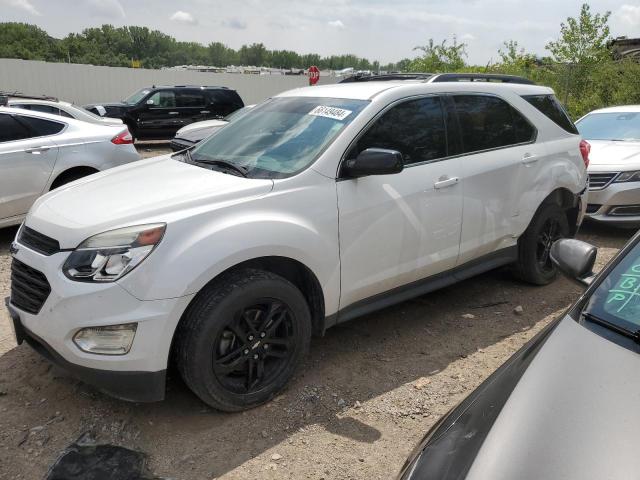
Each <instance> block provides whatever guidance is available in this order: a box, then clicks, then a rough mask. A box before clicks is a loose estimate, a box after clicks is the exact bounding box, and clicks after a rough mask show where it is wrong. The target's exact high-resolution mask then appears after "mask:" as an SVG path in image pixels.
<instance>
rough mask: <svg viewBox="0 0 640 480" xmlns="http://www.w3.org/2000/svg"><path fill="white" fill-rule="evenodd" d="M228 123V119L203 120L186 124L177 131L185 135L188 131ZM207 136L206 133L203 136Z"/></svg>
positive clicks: (217, 126) (222, 125)
mask: <svg viewBox="0 0 640 480" xmlns="http://www.w3.org/2000/svg"><path fill="white" fill-rule="evenodd" d="M227 123H229V122H227V121H226V120H203V121H202V122H194V123H190V124H189V125H186V126H184V127H182V128H181V129H180V130H178V131H177V132H176V136H177V135H180V136H184V134H185V133H187V132H193V131H196V130H201V129H209V128H212V127H215V128H220V127H224V126H225V125H226V124H227ZM205 136H206V135H204V136H203V137H202V138H204V137H205Z"/></svg>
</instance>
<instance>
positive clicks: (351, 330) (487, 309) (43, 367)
mask: <svg viewBox="0 0 640 480" xmlns="http://www.w3.org/2000/svg"><path fill="white" fill-rule="evenodd" d="M14 234H15V229H13V230H11V229H9V230H0V295H7V294H8V289H9V283H8V282H9V257H8V245H9V242H10V240H11V238H12V237H13V235H14ZM630 235H631V232H629V231H624V230H622V231H608V230H605V229H596V228H593V227H587V228H585V229H583V231H582V233H581V234H580V238H582V239H584V240H587V241H590V242H591V243H593V244H595V245H597V246H599V247H600V248H599V254H598V268H601V267H602V266H603V265H604V263H605V262H606V261H608V260H609V259H610V258H611V257H612V256H613V255H614V254H615V252H617V250H618V249H619V248H620V247H621V246H622V245H624V243H625V242H626V240H627V239H628V238H629V237H630ZM579 292H580V288H579V287H578V286H576V285H574V284H572V283H571V282H569V281H567V280H565V279H560V280H558V281H557V282H555V283H554V284H552V285H549V286H547V287H531V286H528V285H524V284H522V283H518V282H516V281H514V280H513V279H512V277H511V276H510V275H509V273H508V272H507V271H506V270H497V271H493V272H490V273H488V274H485V275H482V276H480V277H476V278H473V279H470V280H468V281H465V282H463V283H460V284H458V285H455V286H452V287H449V288H446V289H444V290H441V291H438V292H434V293H432V294H429V295H425V296H423V297H420V298H417V299H414V300H411V301H408V302H405V303H403V304H401V305H398V306H395V307H391V308H388V309H385V310H383V311H380V312H377V313H375V314H372V315H367V316H366V317H362V318H360V319H358V320H355V321H353V322H350V323H347V324H345V325H344V326H339V327H336V328H334V329H331V330H330V331H329V332H328V333H327V335H326V336H325V337H324V338H318V339H315V340H314V341H313V343H312V349H311V354H310V355H309V357H308V359H307V360H306V362H305V365H304V366H303V368H301V369H300V370H299V373H298V374H297V375H296V377H295V378H294V379H293V381H292V382H291V384H290V385H289V387H288V388H287V389H286V390H285V391H284V393H283V394H282V395H280V396H279V397H278V398H276V399H275V400H274V401H272V402H271V403H269V404H267V405H265V406H263V407H259V408H256V409H254V410H251V411H248V412H244V413H239V414H223V413H219V412H216V411H212V410H210V409H209V408H207V407H206V405H204V404H202V403H201V402H200V401H199V400H198V399H197V398H196V397H195V396H194V395H193V394H191V393H190V392H189V390H188V389H187V388H186V387H185V386H184V385H183V384H182V382H181V381H180V379H179V378H177V375H176V374H175V373H171V378H170V380H169V385H168V394H167V399H166V400H165V401H164V402H161V403H155V404H132V403H126V402H121V401H118V400H114V399H112V398H109V397H107V396H105V395H102V394H100V393H98V392H96V391H95V390H93V389H92V388H90V387H88V386H86V385H84V384H82V383H80V382H78V381H76V380H74V379H73V378H71V377H69V376H67V375H66V374H65V373H64V372H62V371H60V370H58V369H56V368H55V367H52V366H51V365H50V364H49V363H48V362H47V361H45V360H43V359H42V358H40V357H39V356H38V355H37V354H36V353H34V352H33V351H32V350H31V349H30V348H29V347H28V346H26V345H22V346H20V347H18V348H13V347H14V346H15V343H14V342H13V334H12V332H11V330H10V329H9V323H8V316H7V314H6V312H5V311H4V310H0V352H2V353H3V355H2V356H1V357H0V479H3V480H4V479H7V480H8V479H11V480H14V479H33V478H42V477H43V475H44V474H45V472H47V469H48V468H49V466H50V465H51V464H52V463H53V462H54V461H55V459H56V458H57V457H58V455H59V454H60V452H61V451H63V450H64V449H65V448H66V447H67V445H69V443H71V442H72V441H73V440H74V439H76V438H78V437H79V436H80V435H82V434H83V433H84V432H87V431H89V432H92V434H93V435H94V436H95V437H96V438H97V439H98V441H100V442H103V443H111V444H114V445H120V446H123V447H127V448H131V449H134V450H139V451H143V452H146V453H147V454H148V455H149V462H150V465H149V466H150V469H151V470H152V471H153V472H154V473H155V474H156V475H160V476H162V477H170V478H176V479H181V480H191V479H194V480H195V479H198V480H201V479H207V480H208V479H212V478H224V479H246V478H261V479H262V478H266V479H303V478H312V479H321V478H325V479H327V480H328V479H376V478H380V479H382V478H385V479H387V478H393V477H394V476H395V475H396V474H397V472H398V471H399V469H400V467H401V465H402V463H403V462H404V460H405V458H406V456H407V455H408V454H409V452H410V451H411V449H412V448H413V447H414V445H415V444H416V443H417V442H418V441H419V440H420V438H421V437H422V436H423V435H424V433H425V432H426V431H427V430H428V428H429V427H430V426H431V425H432V424H433V423H434V422H435V421H436V420H437V419H438V417H439V416H440V415H442V414H443V413H445V412H446V411H447V410H449V409H450V408H451V407H452V406H454V405H455V404H456V403H457V402H458V401H460V400H461V399H462V398H463V397H464V396H465V395H466V394H468V393H469V392H470V391H471V390H472V389H473V388H475V387H476V386H477V385H478V384H479V383H480V382H482V380H484V379H485V378H486V377H487V376H488V375H489V374H490V373H491V372H493V371H494V370H495V369H496V368H497V367H498V366H499V365H501V364H502V363H503V362H504V361H505V360H506V359H507V358H508V357H509V356H510V355H511V354H512V353H513V352H515V351H516V350H517V349H518V348H519V347H520V346H521V345H523V344H524V343H525V342H526V341H527V340H528V339H529V338H531V337H532V336H533V335H534V334H535V333H536V332H538V331H539V330H540V329H541V328H542V327H543V326H545V325H546V324H547V323H548V322H550V321H551V320H552V319H554V318H556V317H557V316H559V315H562V314H563V312H564V310H565V309H566V308H567V307H568V306H569V304H571V303H572V302H573V301H574V300H575V299H576V298H577V295H578V293H579ZM518 306H521V307H522V311H521V312H520V313H516V312H515V311H514V310H515V309H516V307H518ZM518 310H519V309H518Z"/></svg>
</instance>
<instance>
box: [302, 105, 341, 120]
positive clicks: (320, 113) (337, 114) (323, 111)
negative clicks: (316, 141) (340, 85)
mask: <svg viewBox="0 0 640 480" xmlns="http://www.w3.org/2000/svg"><path fill="white" fill-rule="evenodd" d="M309 115H313V116H315V117H326V118H332V119H334V120H344V119H345V118H347V117H348V116H349V115H351V110H345V109H344V108H337V107H325V106H324V105H318V106H317V107H316V108H314V109H313V110H311V111H310V112H309Z"/></svg>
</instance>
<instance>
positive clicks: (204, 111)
mask: <svg viewBox="0 0 640 480" xmlns="http://www.w3.org/2000/svg"><path fill="white" fill-rule="evenodd" d="M200 113H211V112H210V111H209V110H201V111H200Z"/></svg>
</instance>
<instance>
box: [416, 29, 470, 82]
mask: <svg viewBox="0 0 640 480" xmlns="http://www.w3.org/2000/svg"><path fill="white" fill-rule="evenodd" d="M414 50H419V51H421V52H422V55H421V56H420V57H418V58H416V59H414V60H413V61H412V62H411V64H410V66H409V70H411V71H413V72H429V73H440V72H446V71H456V70H460V69H462V68H464V67H465V65H466V62H465V58H466V57H467V44H466V43H458V40H457V38H456V37H455V35H454V37H453V42H452V44H451V45H447V40H446V39H445V40H443V41H442V42H441V43H435V41H434V40H433V38H430V39H429V43H428V44H427V45H422V46H417V47H415V48H414Z"/></svg>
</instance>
